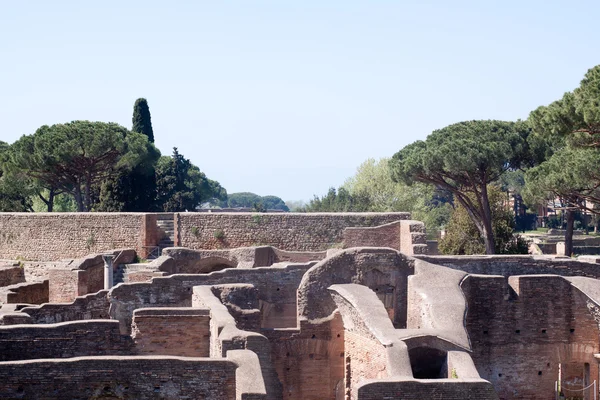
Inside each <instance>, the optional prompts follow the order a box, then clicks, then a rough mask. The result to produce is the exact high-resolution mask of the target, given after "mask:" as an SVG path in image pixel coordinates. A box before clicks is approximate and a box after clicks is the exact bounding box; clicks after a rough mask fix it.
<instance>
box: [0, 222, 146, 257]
mask: <svg viewBox="0 0 600 400" xmlns="http://www.w3.org/2000/svg"><path fill="white" fill-rule="evenodd" d="M143 216H144V214H134V213H0V232H2V233H3V234H2V235H0V258H4V259H16V258H18V257H22V258H24V259H26V260H38V261H52V260H60V259H64V258H76V257H82V256H85V255H86V254H89V253H97V252H101V251H105V250H110V249H117V248H126V247H127V248H135V249H139V248H140V245H141V242H140V237H141V234H142V218H143Z"/></svg>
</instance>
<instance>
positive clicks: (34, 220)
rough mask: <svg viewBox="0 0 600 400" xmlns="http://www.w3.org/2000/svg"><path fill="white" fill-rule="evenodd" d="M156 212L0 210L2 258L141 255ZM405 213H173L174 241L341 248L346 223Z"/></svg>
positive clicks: (153, 234) (152, 235)
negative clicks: (129, 251)
mask: <svg viewBox="0 0 600 400" xmlns="http://www.w3.org/2000/svg"><path fill="white" fill-rule="evenodd" d="M156 217H157V215H156V214H143V213H0V232H2V235H0V259H12V260H14V259H16V258H24V259H26V260H36V261H54V260H60V259H64V258H76V257H82V256H84V255H86V254H89V253H98V252H102V251H107V250H110V249H116V248H133V249H135V250H136V251H137V253H138V254H139V255H141V256H142V257H143V256H144V255H145V254H146V253H147V251H148V248H147V246H154V245H156V244H157V243H158V240H159V239H160V237H159V236H161V235H160V232H158V231H157V227H156ZM409 217H410V215H409V214H408V213H260V214H253V213H181V214H174V215H173V218H174V221H175V228H176V232H178V234H176V235H175V245H177V246H183V247H190V248H194V249H220V248H235V247H247V246H255V245H272V246H275V247H278V248H280V249H283V250H296V251H321V250H327V249H328V248H330V247H332V246H337V247H339V246H341V243H342V241H343V231H344V229H345V228H347V227H360V226H363V227H366V226H378V225H383V224H387V223H391V222H394V221H398V220H406V219H409ZM221 233H222V235H223V236H222V237H221V235H220V234H221ZM31 243H36V245H35V246H31Z"/></svg>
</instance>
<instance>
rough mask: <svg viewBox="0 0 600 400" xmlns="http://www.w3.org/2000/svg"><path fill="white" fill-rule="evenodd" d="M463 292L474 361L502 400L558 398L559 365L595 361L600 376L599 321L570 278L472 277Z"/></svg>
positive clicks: (592, 363) (594, 370)
mask: <svg viewBox="0 0 600 400" xmlns="http://www.w3.org/2000/svg"><path fill="white" fill-rule="evenodd" d="M509 283H510V285H509ZM462 288H463V291H464V293H465V296H466V298H467V302H468V311H467V317H466V328H467V330H468V332H469V337H470V340H471V344H472V347H473V354H472V357H473V361H474V362H475V365H476V367H477V369H478V371H479V374H480V375H481V377H482V378H483V379H486V380H489V381H490V382H491V383H492V384H493V386H494V388H495V389H496V391H497V392H498V394H499V396H500V398H501V399H506V400H509V399H515V400H516V399H523V400H539V399H548V398H553V396H554V382H555V381H556V380H557V378H558V364H559V363H571V362H575V363H578V364H579V365H580V366H581V371H583V363H589V364H590V367H591V376H594V377H596V376H598V363H597V361H596V360H595V359H594V356H593V355H594V353H598V350H599V349H598V337H599V336H598V335H599V330H598V323H597V322H596V321H595V320H594V318H593V317H592V315H591V314H590V312H589V309H588V299H587V297H586V296H585V295H583V294H582V293H581V292H579V291H578V290H577V289H575V288H573V287H572V286H571V284H570V283H569V282H567V281H566V280H565V279H563V278H561V277H557V276H550V275H538V276H521V277H517V276H515V277H511V278H510V279H509V281H508V282H507V280H506V279H505V278H503V277H485V276H469V277H468V278H466V279H465V281H464V282H463V284H462Z"/></svg>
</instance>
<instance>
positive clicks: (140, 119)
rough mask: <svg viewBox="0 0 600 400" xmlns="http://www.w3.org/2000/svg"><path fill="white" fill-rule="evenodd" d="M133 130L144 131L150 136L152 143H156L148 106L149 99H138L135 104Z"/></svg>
mask: <svg viewBox="0 0 600 400" xmlns="http://www.w3.org/2000/svg"><path fill="white" fill-rule="evenodd" d="M131 130H132V131H134V132H139V133H143V134H144V135H146V136H148V140H149V141H150V143H154V132H153V131H152V121H151V120H150V108H148V101H146V99H144V98H140V99H137V100H136V101H135V104H134V105H133V127H132V128H131Z"/></svg>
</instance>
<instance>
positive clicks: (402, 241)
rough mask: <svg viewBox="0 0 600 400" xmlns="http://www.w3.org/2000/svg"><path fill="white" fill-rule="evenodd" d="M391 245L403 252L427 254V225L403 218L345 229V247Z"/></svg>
mask: <svg viewBox="0 0 600 400" xmlns="http://www.w3.org/2000/svg"><path fill="white" fill-rule="evenodd" d="M350 247H390V248H392V249H395V250H398V251H400V252H402V253H403V254H407V255H413V254H427V235H426V234H425V225H424V224H423V223H422V222H420V221H411V220H402V221H395V222H391V223H389V224H385V225H380V226H368V227H349V228H346V229H344V248H350Z"/></svg>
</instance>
